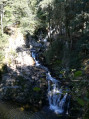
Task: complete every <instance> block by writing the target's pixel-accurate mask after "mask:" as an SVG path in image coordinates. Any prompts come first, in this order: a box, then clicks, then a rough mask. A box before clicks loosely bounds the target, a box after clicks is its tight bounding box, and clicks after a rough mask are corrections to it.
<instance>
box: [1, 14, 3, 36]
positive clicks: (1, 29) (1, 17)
mask: <svg viewBox="0 0 89 119" xmlns="http://www.w3.org/2000/svg"><path fill="white" fill-rule="evenodd" d="M2 19H3V13H1V32H2V35H3V21H2Z"/></svg>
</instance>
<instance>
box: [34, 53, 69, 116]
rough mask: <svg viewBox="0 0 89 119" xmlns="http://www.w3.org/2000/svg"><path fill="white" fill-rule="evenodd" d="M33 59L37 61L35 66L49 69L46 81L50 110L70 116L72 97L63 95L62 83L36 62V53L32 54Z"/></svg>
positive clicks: (66, 94)
mask: <svg viewBox="0 0 89 119" xmlns="http://www.w3.org/2000/svg"><path fill="white" fill-rule="evenodd" d="M32 57H33V58H34V60H35V63H36V64H35V65H36V66H39V67H42V68H45V69H47V70H46V71H47V73H46V79H47V80H48V93H47V95H48V101H49V108H50V109H51V110H53V111H54V112H55V113H56V114H68V110H69V105H70V96H69V95H68V93H67V92H66V91H65V92H66V93H63V92H64V90H63V89H62V88H61V85H60V82H59V81H58V80H56V79H55V78H53V77H52V76H51V74H50V72H49V70H48V68H46V67H44V66H42V65H41V64H40V63H39V61H37V60H36V53H35V52H32Z"/></svg>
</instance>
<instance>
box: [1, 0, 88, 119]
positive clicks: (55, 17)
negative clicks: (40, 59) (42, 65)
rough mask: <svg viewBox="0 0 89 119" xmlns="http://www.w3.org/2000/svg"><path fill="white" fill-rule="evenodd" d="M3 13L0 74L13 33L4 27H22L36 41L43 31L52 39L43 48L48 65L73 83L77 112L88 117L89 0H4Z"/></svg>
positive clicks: (35, 88)
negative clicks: (9, 39) (44, 48)
mask: <svg viewBox="0 0 89 119" xmlns="http://www.w3.org/2000/svg"><path fill="white" fill-rule="evenodd" d="M1 5H3V9H1ZM0 15H2V16H0V19H1V21H2V22H1V23H0V29H1V31H0V77H1V73H2V70H1V68H2V66H3V62H4V57H5V54H4V53H5V52H4V50H5V47H6V44H7V39H8V37H9V35H12V34H13V33H12V32H10V33H8V32H9V31H5V28H6V27H8V28H10V29H11V28H14V27H20V28H21V31H22V32H23V34H24V35H26V34H27V33H30V34H31V35H32V36H35V37H36V38H37V39H36V41H37V40H38V38H39V36H40V34H41V33H43V38H45V37H46V36H48V39H47V41H48V42H49V47H48V48H47V50H46V51H44V52H42V55H43V56H44V57H45V62H46V65H48V66H49V67H50V68H51V69H52V71H53V72H54V75H55V76H56V77H57V78H59V75H60V74H62V75H63V77H62V78H65V80H66V82H68V84H69V87H71V94H72V99H73V101H75V102H76V104H78V105H77V107H78V110H79V112H80V113H79V115H77V116H78V117H80V118H83V119H88V118H89V0H1V1H0ZM3 29H4V30H3ZM2 30H3V32H2ZM44 31H45V32H44ZM6 32H7V34H8V35H6V34H5V33H6ZM37 33H38V34H37ZM41 40H42V39H41ZM42 50H43V49H42ZM12 54H13V55H16V54H15V53H14V52H13V53H12ZM10 63H11V61H10ZM20 78H21V77H20ZM20 84H21V85H23V89H24V79H22V78H21V80H19V85H20ZM32 90H33V92H35V93H36V94H37V95H38V93H39V92H40V88H38V87H34V88H33V89H32ZM35 93H34V95H35V96H34V97H35V98H36V94H35ZM76 104H75V105H76ZM75 110H77V109H76V108H75Z"/></svg>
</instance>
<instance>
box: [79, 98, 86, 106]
mask: <svg viewBox="0 0 89 119" xmlns="http://www.w3.org/2000/svg"><path fill="white" fill-rule="evenodd" d="M77 102H78V103H79V104H80V105H81V106H84V105H85V102H84V100H83V99H81V98H77Z"/></svg>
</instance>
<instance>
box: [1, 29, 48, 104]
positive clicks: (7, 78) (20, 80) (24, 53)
mask: <svg viewBox="0 0 89 119" xmlns="http://www.w3.org/2000/svg"><path fill="white" fill-rule="evenodd" d="M33 44H36V43H33ZM38 45H39V43H38V44H36V47H38ZM36 47H35V50H36ZM5 63H6V66H7V71H6V73H4V74H3V75H2V81H1V83H0V93H1V97H2V99H5V100H13V101H17V102H21V103H33V104H39V103H42V101H43V102H44V99H46V90H47V81H46V71H45V70H44V69H43V68H42V67H36V66H35V61H34V60H33V58H32V56H31V47H30V48H26V44H25V42H24V37H23V35H22V34H21V32H20V30H19V29H15V31H14V35H11V37H10V38H9V47H8V48H7V49H6V55H5Z"/></svg>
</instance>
